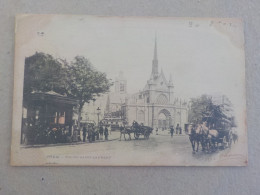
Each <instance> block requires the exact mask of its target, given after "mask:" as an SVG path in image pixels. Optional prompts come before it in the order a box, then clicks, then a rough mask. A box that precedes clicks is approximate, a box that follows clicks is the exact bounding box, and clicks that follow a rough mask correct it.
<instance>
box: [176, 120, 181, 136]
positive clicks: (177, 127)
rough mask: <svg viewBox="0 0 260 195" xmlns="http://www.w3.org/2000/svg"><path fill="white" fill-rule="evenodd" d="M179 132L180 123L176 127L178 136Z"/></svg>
mask: <svg viewBox="0 0 260 195" xmlns="http://www.w3.org/2000/svg"><path fill="white" fill-rule="evenodd" d="M179 130H180V126H179V123H178V124H177V126H176V135H178V133H179Z"/></svg>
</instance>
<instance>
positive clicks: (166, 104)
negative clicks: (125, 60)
mask: <svg viewBox="0 0 260 195" xmlns="http://www.w3.org/2000/svg"><path fill="white" fill-rule="evenodd" d="M125 83H126V82H125ZM125 88H126V86H125ZM122 113H123V116H124V118H125V120H126V121H128V124H129V125H130V124H132V122H133V121H137V122H138V123H142V124H144V125H146V126H150V127H153V128H159V129H167V128H169V127H170V126H174V127H175V126H176V125H177V124H179V125H180V126H181V127H182V129H184V125H185V124H186V123H187V122H188V103H187V102H183V101H181V100H179V99H178V98H175V97H174V85H173V82H172V76H171V75H170V79H169V80H167V79H166V77H165V75H164V73H163V70H161V72H160V73H159V71H158V58H157V41H156V39H155V46H154V56H153V60H152V72H151V76H150V78H149V79H148V80H147V83H146V84H145V87H144V88H143V90H141V91H140V92H138V93H136V94H133V95H130V96H126V99H125V102H124V104H122Z"/></svg>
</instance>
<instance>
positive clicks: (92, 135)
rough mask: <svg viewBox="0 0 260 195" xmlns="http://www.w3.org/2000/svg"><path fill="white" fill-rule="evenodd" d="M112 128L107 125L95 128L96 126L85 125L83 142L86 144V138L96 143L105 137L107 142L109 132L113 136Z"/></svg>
mask: <svg viewBox="0 0 260 195" xmlns="http://www.w3.org/2000/svg"><path fill="white" fill-rule="evenodd" d="M109 129H110V127H109V126H107V125H105V126H103V125H100V126H94V125H88V126H87V125H84V126H83V128H82V132H83V142H86V138H87V139H88V140H89V142H94V141H95V140H100V139H101V140H103V136H105V140H108V135H109V132H110V134H111V130H109Z"/></svg>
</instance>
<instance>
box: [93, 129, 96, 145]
mask: <svg viewBox="0 0 260 195" xmlns="http://www.w3.org/2000/svg"><path fill="white" fill-rule="evenodd" d="M95 140H96V131H95V127H94V125H93V127H92V141H93V142H95Z"/></svg>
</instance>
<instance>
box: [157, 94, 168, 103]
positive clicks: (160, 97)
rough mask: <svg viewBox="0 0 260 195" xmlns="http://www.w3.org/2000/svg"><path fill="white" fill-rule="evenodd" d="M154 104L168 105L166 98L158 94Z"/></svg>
mask: <svg viewBox="0 0 260 195" xmlns="http://www.w3.org/2000/svg"><path fill="white" fill-rule="evenodd" d="M156 103H157V104H161V105H164V104H167V103H168V98H167V97H166V95H164V94H160V95H159V96H158V97H157V100H156Z"/></svg>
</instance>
